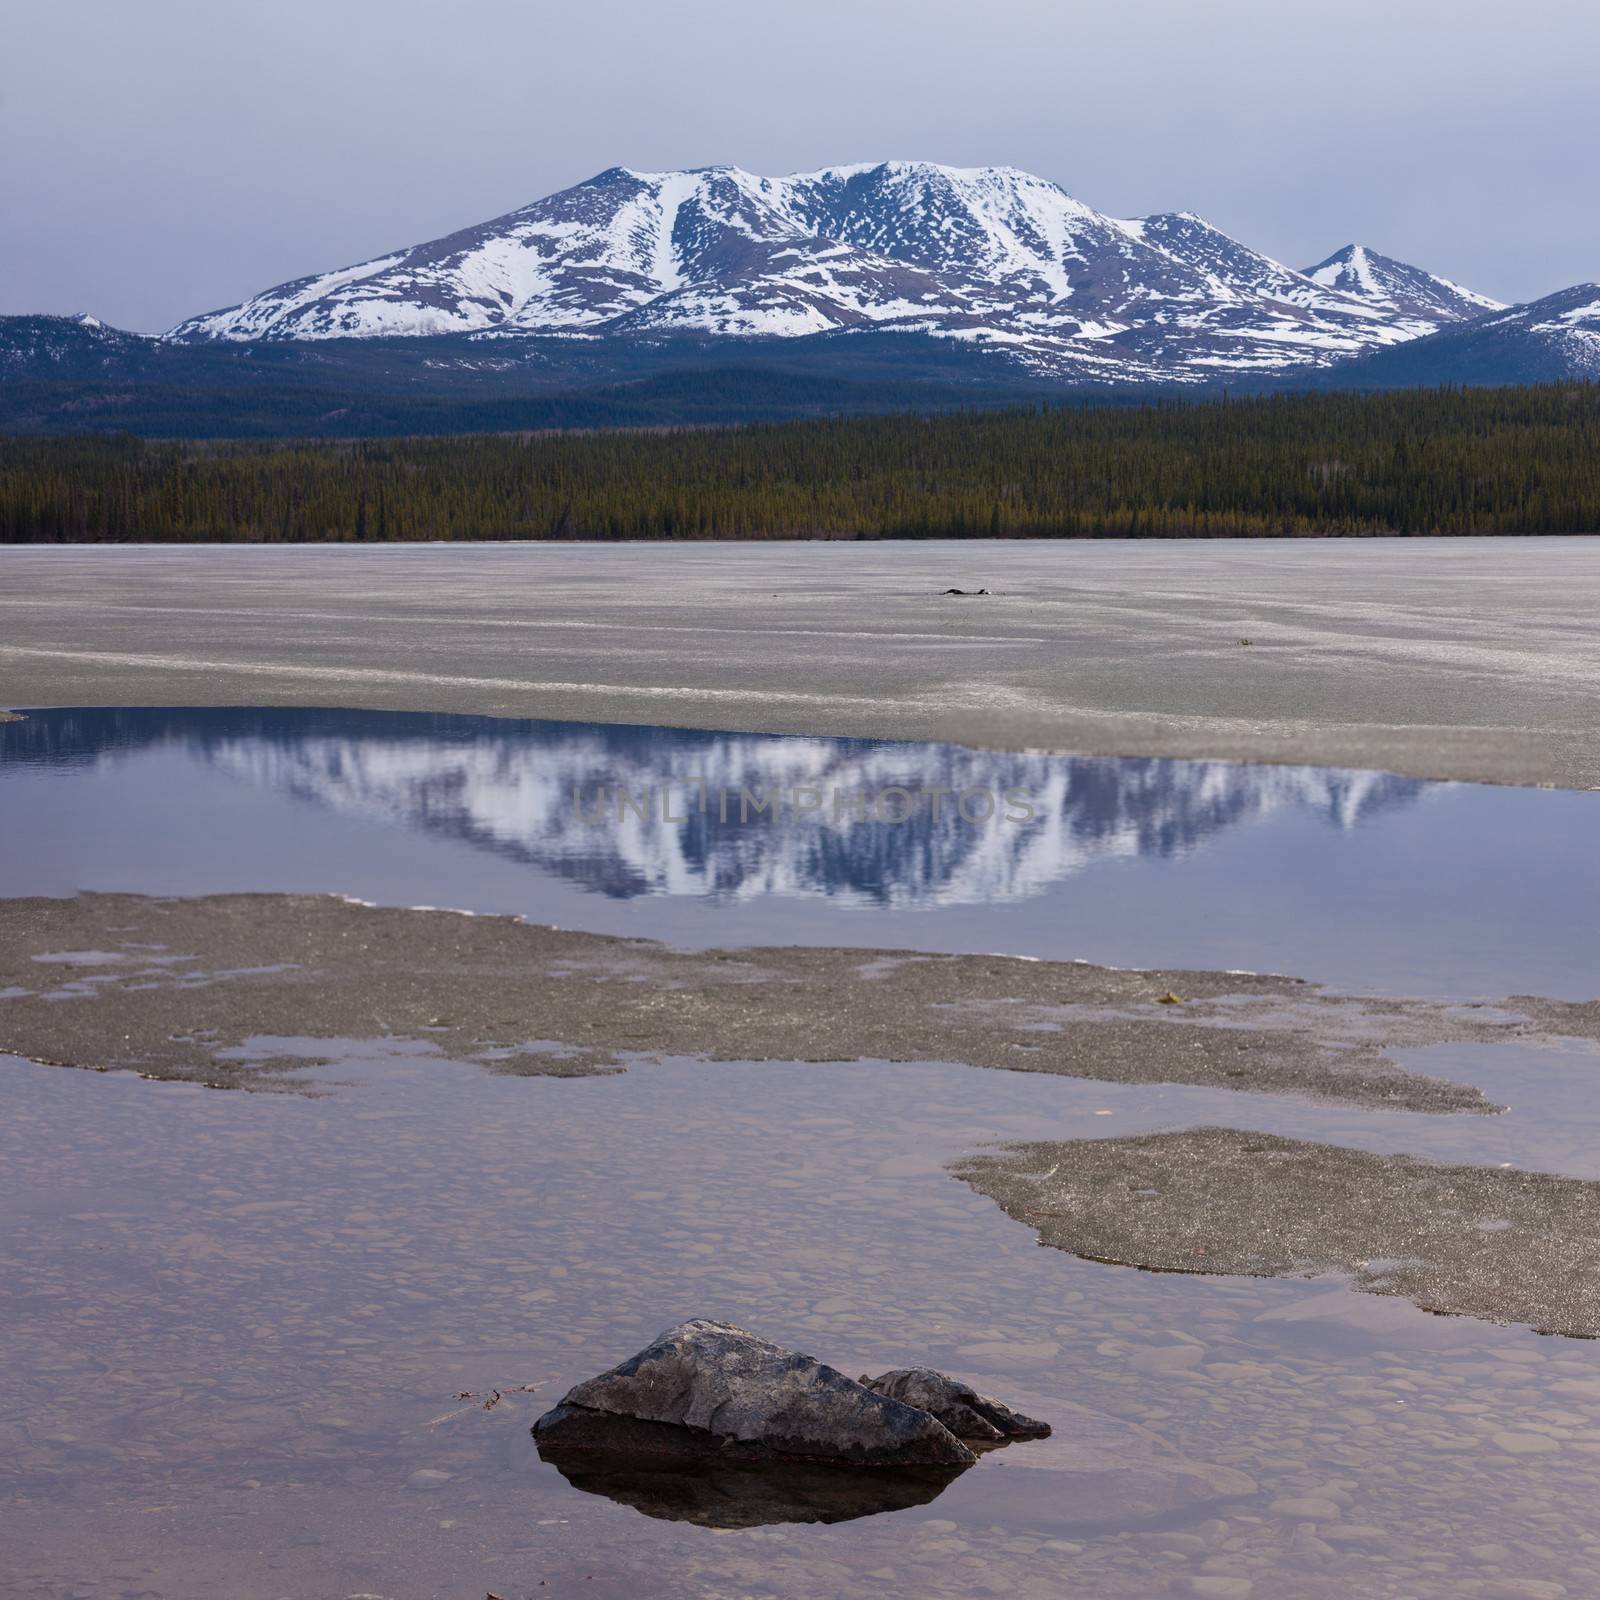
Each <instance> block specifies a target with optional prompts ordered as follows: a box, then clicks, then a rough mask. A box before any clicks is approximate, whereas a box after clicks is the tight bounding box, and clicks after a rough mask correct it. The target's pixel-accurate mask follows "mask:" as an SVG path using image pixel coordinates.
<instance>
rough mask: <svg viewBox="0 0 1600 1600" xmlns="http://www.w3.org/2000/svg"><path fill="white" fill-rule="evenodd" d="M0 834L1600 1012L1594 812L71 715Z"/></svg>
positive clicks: (140, 864) (23, 882)
mask: <svg viewBox="0 0 1600 1600" xmlns="http://www.w3.org/2000/svg"><path fill="white" fill-rule="evenodd" d="M797 797H798V798H797ZM1008 797H1010V798H1009V799H1008ZM757 802H763V803H765V804H766V805H767V806H768V808H769V809H767V810H764V811H757V810H755V809H754V806H755V804H756V803H757ZM936 807H937V815H935V809H936ZM986 807H987V808H990V811H991V813H992V814H987V815H986V814H985V808H986ZM1024 812H1026V815H1024ZM0 828H3V829H4V832H5V834H6V836H7V837H8V838H9V839H10V840H12V841H13V842H14V846H13V848H9V849H7V850H5V851H4V852H3V853H0V893H4V894H9V895H17V894H69V893H73V892H75V891H76V890H79V889H103V890H130V891H139V892H147V893H170V894H202V893H210V892H214V891H221V890H248V889H256V890H304V891H336V892H339V893H344V894H349V895H353V896H356V897H359V898H362V899H367V900H372V901H376V902H379V903H382V904H400V905H423V904H426V905H439V906H450V907H458V908H462V909H469V910H475V911H499V912H514V913H519V914H521V915H524V916H526V917H528V918H529V919H530V920H532V921H535V922H544V923H553V924H556V925H558V926H562V927H570V928H582V929H586V930H591V931H596V932H607V933H631V934H638V935H646V936H650V937H655V938H662V939H666V940H669V941H671V942H673V943H676V944H680V945H687V946H708V945H715V944H755V943H783V944H795V943H811V944H862V945H877V946H896V947H906V948H913V949H923V950H946V951H951V950H954V951H998V952H1004V953H1007V954H1016V955H1035V956H1041V957H1049V958H1058V959H1071V958H1077V957H1081V958H1084V959H1087V960H1091V961H1097V962H1103V963H1109V964H1112V965H1129V966H1134V965H1137V966H1158V965H1176V966H1201V967H1223V968H1245V969H1250V970H1254V971H1277V972H1292V973H1295V974H1297V975H1299V976H1303V977H1307V978H1312V979H1315V980H1318V981H1322V982H1327V983H1332V984H1336V985H1341V986H1347V987H1351V988H1358V989H1363V990H1367V991H1370V992H1375V993H1382V992H1402V993H1429V994H1453V995H1462V996H1466V995H1484V996H1490V997H1498V996H1501V995H1505V994H1508V993H1517V992H1535V993H1543V994H1550V995H1554V996H1561V997H1570V998H1579V997H1588V996H1589V995H1591V994H1593V993H1594V992H1595V989H1596V985H1597V977H1596V966H1595V959H1594V955H1595V951H1596V949H1600V795H1591V794H1584V793H1574V792H1570V791H1543V790H1537V789H1524V788H1497V787H1493V786H1486V785H1471V784H1442V783H1427V782H1423V781H1420V780H1417V779H1410V778H1400V777H1395V776H1392V775H1388V774H1383V773H1371V772H1359V771H1343V770H1339V769H1329V768H1315V767H1272V766H1250V765H1243V764H1238V763H1229V762H1219V761H1169V760H1115V759H1109V758H1084V757H1067V756H1055V755H1008V754H1003V753H996V752H989V751H978V750H970V749H966V748H963V747H960V746H955V745H919V744H908V743H897V742H889V741H879V740H855V739H814V738H803V737H777V736H763V735H755V734H731V733H729V734H717V733H705V732H697V731H689V730H680V729H669V728H643V727H626V726H609V725H595V724H575V723H554V722H526V721H515V720H505V719H495V718H478V717H470V716H440V715H412V714H408V713H400V712H328V711H320V710H312V709H279V710H228V709H223V710H217V709H210V710H57V711H42V712H33V713H30V714H29V716H28V719H27V720H26V721H24V722H19V723H11V724H4V725H0Z"/></svg>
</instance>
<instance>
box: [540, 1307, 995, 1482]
mask: <svg viewBox="0 0 1600 1600" xmlns="http://www.w3.org/2000/svg"><path fill="white" fill-rule="evenodd" d="M639 1423H667V1424H671V1425H672V1427H673V1428H674V1429H677V1430H682V1431H681V1432H676V1433H672V1434H666V1435H663V1434H662V1433H660V1431H659V1430H656V1429H641V1428H639V1427H638V1426H637V1424H639ZM533 1433H534V1437H535V1438H536V1439H537V1440H538V1442H539V1448H540V1452H541V1454H543V1453H545V1452H546V1451H549V1452H551V1453H552V1454H561V1453H567V1452H574V1451H583V1450H590V1451H597V1452H603V1453H606V1454H609V1455H615V1454H618V1453H622V1454H629V1453H632V1454H656V1455H662V1454H669V1453H670V1454H671V1455H673V1456H675V1457H677V1458H679V1459H685V1458H690V1457H693V1456H696V1455H698V1456H701V1457H716V1458H718V1459H722V1460H733V1461H762V1460H775V1459H784V1460H811V1461H835V1462H840V1463H844V1464H846V1465H850V1466H856V1467H965V1466H970V1465H971V1464H972V1463H973V1462H974V1461H975V1460H976V1459H977V1458H976V1457H975V1456H974V1455H973V1453H972V1452H971V1451H970V1450H969V1449H968V1448H967V1447H966V1446H965V1445H964V1444H963V1443H962V1442H961V1441H960V1440H959V1439H958V1438H956V1436H955V1435H954V1434H953V1433H951V1432H950V1430H949V1429H948V1428H946V1427H945V1426H944V1424H943V1423H941V1422H939V1421H938V1420H937V1419H935V1418H934V1417H932V1416H930V1415H929V1414H928V1413H927V1412H925V1411H920V1410H918V1409H917V1408H916V1407H915V1406H910V1405H907V1404H906V1403H905V1402H904V1401H901V1400H897V1399H895V1398H893V1397H892V1396H889V1395H884V1394H878V1393H876V1392H875V1391H874V1390H872V1389H869V1388H867V1387H866V1386H865V1385H864V1384H860V1383H857V1382H855V1381H854V1380H853V1379H851V1378H847V1377H845V1375H844V1374H843V1373H842V1372H838V1371H836V1370H835V1369H834V1368H832V1367H830V1366H826V1365H824V1364H823V1363H822V1362H820V1361H818V1360H816V1359H815V1357H812V1356H807V1355H801V1354H799V1353H798V1352H796V1351H792V1350H785V1349H783V1348H781V1347H780V1346H779V1345H775V1344H773V1343H771V1342H770V1341H768V1340H766V1339H761V1338H758V1337H757V1336H756V1335H755V1334H753V1333H749V1332H747V1331H746V1330H745V1329H743V1328H738V1327H735V1326H734V1325H733V1324H732V1323H728V1322H713V1321H709V1320H705V1319H697V1320H695V1321H692V1322H685V1323H683V1324H681V1325H680V1326H679V1327H676V1328H670V1329H668V1330H667V1332H665V1333H663V1334H661V1335H660V1337H658V1338H657V1339H655V1340H654V1341H653V1342H652V1343H651V1344H650V1345H648V1346H647V1347H646V1348H645V1349H643V1350H641V1351H640V1352H639V1353H638V1354H637V1355H635V1356H630V1357H629V1358H628V1360H626V1361H624V1362H622V1363H621V1364H620V1365H618V1366H615V1367H613V1368H612V1369H611V1370H610V1371H609V1372H603V1373H601V1374H600V1376H599V1377H597V1378H590V1379H589V1380H588V1381H587V1382H585V1383H580V1384H578V1385H577V1386H576V1387H575V1388H573V1389H571V1390H569V1391H568V1393H567V1395H566V1397H565V1398H564V1399H563V1400H562V1401H561V1403H560V1404H559V1405H558V1406H556V1407H555V1408H554V1410H552V1411H548V1412H546V1413H545V1415H544V1416H542V1417H541V1418H540V1419H539V1420H538V1422H536V1423H535V1424H534V1427H533Z"/></svg>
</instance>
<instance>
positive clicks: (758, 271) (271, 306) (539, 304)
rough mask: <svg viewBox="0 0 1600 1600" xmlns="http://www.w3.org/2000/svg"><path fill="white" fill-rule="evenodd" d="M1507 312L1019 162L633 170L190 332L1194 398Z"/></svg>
mask: <svg viewBox="0 0 1600 1600" xmlns="http://www.w3.org/2000/svg"><path fill="white" fill-rule="evenodd" d="M1495 308H1496V303H1495V302H1493V301H1490V300H1487V299H1485V298H1484V297H1482V296H1478V295H1473V294H1472V293H1471V292H1470V291H1466V290H1462V289H1459V288H1458V287H1457V286H1455V285H1452V284H1449V283H1447V282H1446V281H1445V280H1444V279H1439V278H1434V277H1433V276H1432V275H1430V274H1428V273H1424V272H1422V271H1420V270H1419V269H1417V268H1414V267H1408V266H1406V265H1405V264H1403V263H1400V262H1393V261H1390V260H1388V259H1387V258H1386V257H1382V256H1377V255H1375V254H1373V253H1372V252H1369V251H1366V250H1363V249H1361V248H1360V247H1357V246H1352V247H1350V248H1349V249H1347V250H1346V251H1343V252H1341V253H1340V254H1339V255H1338V256H1335V257H1331V258H1330V259H1329V261H1328V262H1326V263H1324V264H1323V265H1322V266H1321V267H1319V268H1316V269H1313V271H1312V272H1311V273H1309V274H1307V273H1301V272H1296V271H1294V270H1293V269H1292V268H1290V267H1287V266H1284V265H1283V264H1282V263H1280V262H1277V261H1274V260H1272V259H1271V258H1270V257H1268V256H1265V255H1262V254H1260V253H1259V252H1257V251H1254V250H1251V249H1249V248H1248V247H1247V246H1245V245H1243V244H1240V243H1239V242H1238V241H1236V240H1234V239H1232V238H1230V237H1229V236H1228V235H1226V234H1224V233H1222V232H1220V231H1219V230H1218V229H1216V228H1213V227H1212V226H1210V225H1209V224H1208V223H1206V222H1204V221H1203V220H1202V219H1200V218H1199V217H1196V216H1193V215H1192V214H1190V213H1177V214H1171V215H1161V216H1153V217H1147V218H1145V219H1143V220H1142V221H1132V222H1130V221H1123V220H1120V219H1117V218H1114V217H1110V216H1106V215H1103V214H1102V213H1100V212H1098V211H1095V210H1093V209H1092V208H1091V207H1089V206H1087V205H1084V204H1083V203H1082V202H1081V201H1078V200H1075V199H1073V198H1072V196H1070V195H1069V194H1067V193H1066V192H1065V191H1064V190H1063V189H1061V188H1060V187H1059V186H1057V185H1056V184H1054V183H1051V182H1048V181H1047V180H1045V179H1043V178H1038V177H1034V176H1032V175H1031V174H1029V173H1026V172H1021V171H1018V170H1017V169H1015V168H1011V167H984V168H973V169H966V168H954V167H943V166H936V165H933V164H930V163H926V162H897V161H891V162H880V163H877V164H872V165H861V166H843V167H828V168H824V169H822V170H820V171H817V172H810V173H800V174H796V175H794V176H791V177H786V178H764V177H757V176H755V175H753V174H751V173H747V172H743V171H740V170H739V169H738V168H736V167H710V168H705V169H702V170H699V171H693V172H659V173H650V172H635V171H632V170H630V169H628V168H624V167H614V168H612V169H610V170H609V171H606V172H602V173H600V174H599V175H598V176H597V177H594V178H591V179H589V180H588V181H587V182H585V183H580V184H578V185H576V186H575V187H573V188H570V189H565V190H562V191H561V192H560V193H559V194H555V195H551V196H549V197H548V198H546V199H544V200H539V201H536V202H535V203H534V204H532V205H530V206H526V207H524V208H523V209H522V210H520V211H514V212H511V213H509V214H508V215H506V216H503V217H499V218H496V219H495V220H494V221H491V222H486V223H483V224H481V225H479V226H477V227H473V228H467V229H463V230H462V231H460V232H458V233H453V234H450V235H448V236H446V237H445V238H442V239H436V240H432V241H430V242H429V243H426V244H421V245H416V246H413V247H411V248H408V249H404V250H398V251H394V252H391V253H390V254H388V255H384V256H380V257H378V258H376V259H374V260H372V261H368V262H364V263H362V264H361V265H358V266H354V267H346V268H342V269H340V270H339V271H336V272H330V273H324V274H321V275H318V276H314V277H309V278H301V279H297V280H296V281H294V282H292V283H287V284H283V285H280V286H279V287H278V288H275V289H270V290H268V291H267V292H265V293H264V294H260V295H257V296H255V297H254V298H253V299H250V300H247V301H245V302H243V303H242V304H241V305H237V306H233V307H230V308H228V309H226V310H223V311H216V312H212V313H210V314H208V315H205V316H201V317H195V318H193V319H191V320H190V321H187V322H184V323H182V324H180V325H179V326H178V327H177V328H175V329H174V330H173V331H172V333H171V334H170V335H169V336H168V337H169V338H170V339H172V340H176V341H181V342H203V341H213V340H221V341H254V340H310V339H331V338H350V337H358V338H385V337H388V338H393V337H416V336H426V335H439V334H467V335H475V336H479V337H487V338H493V337H506V336H511V335H517V334H539V335H545V336H549V335H565V336H569V337H571V336H577V337H582V336H596V335H623V336H630V335H631V336H639V337H660V336H662V335H666V334H672V333H683V334H695V335H701V336H704V335H711V336H733V337H746V338H748V337H760V336H766V337H786V338H793V337H800V336H805V335H816V334H822V335H833V334H840V333H848V332H850V331H853V330H863V329H879V330H893V331H902V332H916V333H922V334H929V335H934V336H936V337H939V338H944V339H952V340H966V341H971V342H973V343H975V344H980V345H985V346H987V347H989V348H991V349H994V350H997V351H999V352H1002V353H1004V354H1008V355H1010V356H1012V357H1013V358H1014V359H1016V360H1019V361H1021V362H1023V363H1024V364H1025V365H1028V366H1030V367H1032V368H1034V369H1036V370H1039V371H1043V372H1048V373H1050V374H1052V375H1056V376H1060V377H1063V378H1068V379H1072V380H1077V381H1085V382H1106V383H1129V382H1150V381H1162V382H1172V381H1190V382H1195V381H1203V380H1212V379H1215V378H1216V377H1218V376H1219V375H1225V374H1227V373H1230V372H1231V373H1265V374H1272V373H1277V372H1293V371H1295V370H1297V369H1310V368H1316V367H1320V366H1325V365H1327V364H1329V363H1331V362H1334V361H1338V360H1341V359H1345V358H1350V357H1354V356H1359V355H1362V354H1364V353H1366V352H1368V351H1372V350H1376V349H1381V348H1383V347H1385V346H1387V345H1392V344H1397V343H1401V342H1403V341H1406V340H1410V339H1414V338H1417V337H1419V336H1421V335H1425V334H1428V333H1432V332H1434V331H1435V330H1436V329H1438V328H1440V327H1442V326H1445V325H1447V324H1450V323H1454V322H1456V321H1459V320H1460V319H1462V318H1463V317H1467V316H1474V315H1478V314H1481V313H1483V312H1485V311H1489V310H1493V309H1495Z"/></svg>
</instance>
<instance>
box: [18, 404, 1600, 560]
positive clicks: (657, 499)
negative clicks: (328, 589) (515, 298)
mask: <svg viewBox="0 0 1600 1600" xmlns="http://www.w3.org/2000/svg"><path fill="white" fill-rule="evenodd" d="M1597 530H1600V386H1596V385H1592V384H1581V383H1574V384H1556V385H1550V386H1546V387H1540V388H1525V389H1458V390H1442V391H1416V390H1413V391H1406V392H1400V393H1390V394H1379V395H1346V394H1311V395H1296V396H1288V397H1277V398H1253V399H1246V400H1234V401H1211V402H1204V403H1177V402H1163V403H1159V404H1151V405H1146V406H1139V407H1094V406H1080V405H1073V406H1070V407H1066V406H1052V407H1047V408H1036V409H1027V410H1012V411H999V412H995V411H991V412H971V413H960V414H955V415H949V414H947V415H942V416H931V417H930V416H909V415H898V416H881V417H856V418H841V419H837V420H829V421H811V422H790V423H773V424H763V425H758V426H749V427H737V428H714V429H702V430H677V431H662V432H654V433H651V432H633V433H615V432H613V433H589V434H571V433H567V434H549V435H504V434H500V435H478V436H472V437H456V438H442V439H423V438H405V439H385V440H376V441H360V442H348V443H329V442H325V441H324V442H303V441H302V442H294V443H282V444H273V445H262V444H237V443H209V444H196V443H184V442H149V441H140V440H137V439H133V438H128V437H115V436H113V437H93V438H91V437H87V436H83V437H71V438H61V439H28V438H13V439H8V440H4V441H0V540H4V541H7V542H22V543H39V542H44V543H48V542H53V541H147V540H148V541H175V542H182V541H200V540H224V541H227V540H262V541H302V540H372V541H379V540H424V539H787V538H869V539H916V538H942V537H958V538H968V537H970V538H985V537H988V538H1088V537H1156V538H1178V537H1202V538H1212V537H1216V538H1222V537H1239V536H1243V537H1271V536H1282V535H1319V534H1348V535H1363V534H1388V533H1398V534H1464V533H1516V534H1523V533H1580V532H1594V531H1597Z"/></svg>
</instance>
